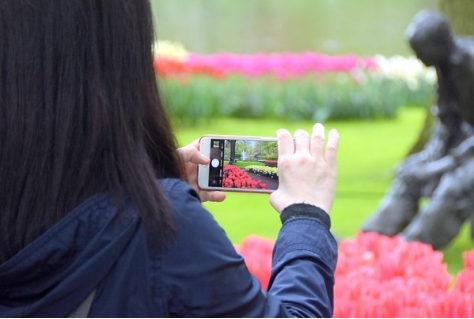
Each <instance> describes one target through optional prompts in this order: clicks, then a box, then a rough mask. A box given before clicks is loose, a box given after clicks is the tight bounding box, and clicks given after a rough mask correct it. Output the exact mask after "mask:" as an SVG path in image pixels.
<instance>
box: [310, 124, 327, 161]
mask: <svg viewBox="0 0 474 319" xmlns="http://www.w3.org/2000/svg"><path fill="white" fill-rule="evenodd" d="M324 134H325V132H324V126H323V125H322V124H321V123H316V124H314V125H313V133H312V134H311V154H312V155H313V156H321V155H323V152H324V138H325V136H324Z"/></svg>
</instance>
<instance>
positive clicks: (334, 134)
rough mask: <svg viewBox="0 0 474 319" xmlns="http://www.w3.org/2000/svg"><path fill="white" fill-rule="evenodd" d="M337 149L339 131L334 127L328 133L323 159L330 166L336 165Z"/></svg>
mask: <svg viewBox="0 0 474 319" xmlns="http://www.w3.org/2000/svg"><path fill="white" fill-rule="evenodd" d="M338 149H339V133H338V131H337V130H335V129H331V130H330V131H329V134H328V142H327V145H326V152H325V156H324V157H325V159H326V163H328V165H330V166H331V167H335V166H336V161H337V151H338Z"/></svg>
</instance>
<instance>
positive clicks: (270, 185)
mask: <svg viewBox="0 0 474 319" xmlns="http://www.w3.org/2000/svg"><path fill="white" fill-rule="evenodd" d="M209 155H210V158H211V163H210V165H209V178H208V183H209V184H208V186H209V187H218V188H225V189H229V190H230V189H234V190H239V189H240V190H252V191H265V192H271V191H274V190H276V189H277V188H278V169H277V162H278V148H277V142H276V141H266V140H254V139H216V138H211V140H210V154H209Z"/></svg>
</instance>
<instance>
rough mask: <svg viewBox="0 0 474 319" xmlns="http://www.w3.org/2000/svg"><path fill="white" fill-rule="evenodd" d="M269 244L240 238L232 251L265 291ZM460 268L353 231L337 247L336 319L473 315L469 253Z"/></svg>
mask: <svg viewBox="0 0 474 319" xmlns="http://www.w3.org/2000/svg"><path fill="white" fill-rule="evenodd" d="M273 245H274V242H273V241H272V240H269V239H265V238H260V237H257V236H249V237H247V238H245V239H244V240H243V241H242V242H241V243H240V244H239V245H237V247H236V248H237V250H238V251H239V253H240V254H242V256H243V257H244V258H245V262H246V264H247V266H248V268H249V270H250V271H251V272H252V273H253V274H254V275H255V276H256V277H257V278H258V279H259V280H260V282H261V284H262V286H263V287H264V288H267V285H268V281H269V278H270V269H271V256H272V249H273ZM463 258H464V268H463V269H462V270H461V271H460V272H459V273H458V274H456V275H451V274H449V273H448V271H447V265H446V264H445V263H444V262H443V254H442V253H441V252H439V251H435V250H433V249H432V248H431V246H429V245H426V244H423V243H419V242H403V241H402V240H400V238H399V237H396V236H395V237H386V236H382V235H379V234H375V233H358V234H356V236H355V237H354V238H350V239H345V240H343V241H342V242H340V244H339V257H338V262H337V268H336V282H335V287H334V316H335V317H338V318H349V317H355V318H366V317H377V318H385V317H391V318H394V317H398V318H401V317H425V318H435V317H436V318H440V317H441V318H442V317H444V318H452V317H457V318H459V317H473V316H474V250H472V251H467V252H465V253H464V255H463Z"/></svg>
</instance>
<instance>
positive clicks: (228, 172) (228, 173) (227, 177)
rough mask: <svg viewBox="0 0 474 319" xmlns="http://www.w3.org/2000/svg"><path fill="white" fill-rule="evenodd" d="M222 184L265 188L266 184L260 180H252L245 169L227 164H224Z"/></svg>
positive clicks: (233, 186)
mask: <svg viewBox="0 0 474 319" xmlns="http://www.w3.org/2000/svg"><path fill="white" fill-rule="evenodd" d="M223 170H224V176H223V179H222V186H223V187H227V188H253V189H266V188H267V185H266V184H265V183H263V182H262V181H260V180H254V179H252V177H250V175H249V174H247V173H246V172H245V170H243V169H240V168H238V167H237V166H234V165H230V164H227V165H225V166H224V169H223Z"/></svg>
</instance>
